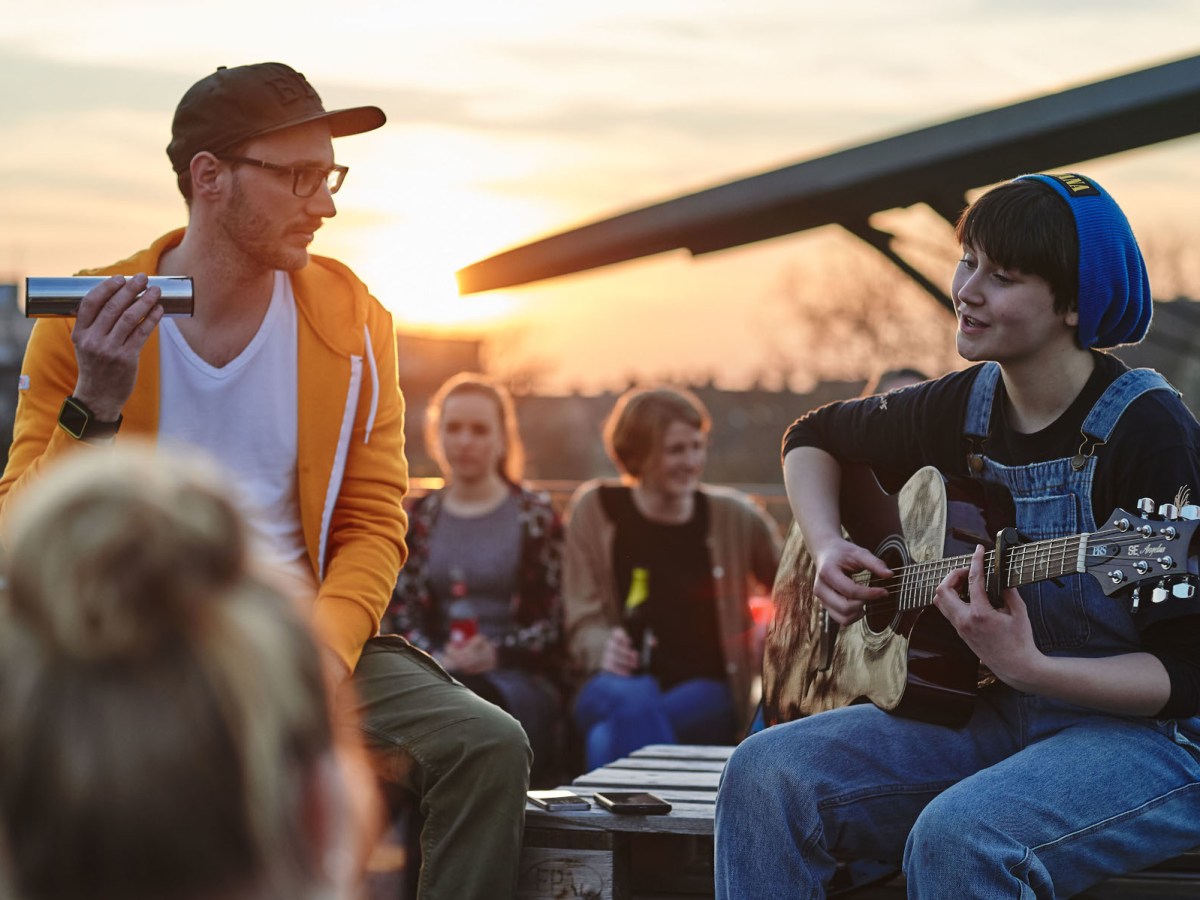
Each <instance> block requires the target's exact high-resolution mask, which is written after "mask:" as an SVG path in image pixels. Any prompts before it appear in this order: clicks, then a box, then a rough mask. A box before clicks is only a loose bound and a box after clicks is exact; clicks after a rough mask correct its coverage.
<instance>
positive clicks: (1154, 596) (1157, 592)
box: [1150, 581, 1168, 603]
mask: <svg viewBox="0 0 1200 900" xmlns="http://www.w3.org/2000/svg"><path fill="white" fill-rule="evenodd" d="M1167 596H1168V595H1167V589H1166V588H1165V587H1164V586H1163V583H1162V582H1161V581H1160V582H1159V583H1158V584H1156V585H1155V586H1154V590H1153V591H1151V592H1150V602H1151V603H1162V602H1163V601H1164V600H1166V599H1167Z"/></svg>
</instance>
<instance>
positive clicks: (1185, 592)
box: [1171, 581, 1196, 600]
mask: <svg viewBox="0 0 1200 900" xmlns="http://www.w3.org/2000/svg"><path fill="white" fill-rule="evenodd" d="M1171 596H1172V597H1175V598H1176V599H1177V600H1191V599H1192V597H1194V596H1196V586H1195V585H1194V584H1192V583H1191V582H1190V581H1177V582H1175V583H1174V584H1173V585H1171Z"/></svg>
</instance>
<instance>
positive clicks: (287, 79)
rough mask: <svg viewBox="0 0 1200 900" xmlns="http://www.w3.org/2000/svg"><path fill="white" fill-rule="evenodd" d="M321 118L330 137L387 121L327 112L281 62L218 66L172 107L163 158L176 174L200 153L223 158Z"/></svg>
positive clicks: (368, 111)
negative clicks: (245, 145) (248, 143)
mask: <svg viewBox="0 0 1200 900" xmlns="http://www.w3.org/2000/svg"><path fill="white" fill-rule="evenodd" d="M321 119H324V120H326V121H328V122H329V130H330V133H331V134H332V136H333V137H345V136H346V135H349V134H361V133H362V132H364V131H373V130H374V129H376V128H378V127H379V126H381V125H382V124H383V123H384V122H386V121H387V116H385V115H384V114H383V110H381V109H380V108H379V107H378V106H356V107H353V108H351V109H334V110H328V111H327V110H326V109H325V107H324V106H323V105H322V104H321V98H320V97H319V96H318V95H317V92H316V91H315V90H313V88H312V85H310V84H309V83H308V80H307V79H306V78H305V77H304V76H303V75H301V74H300V73H299V72H297V71H296V70H295V69H293V68H292V67H291V66H285V65H284V64H283V63H277V62H265V63H254V64H253V65H248V66H234V67H233V68H227V67H225V66H221V67H219V68H218V69H217V71H215V72H214V73H213V74H211V75H209V76H207V77H206V78H202V79H200V80H199V81H197V82H196V83H195V84H193V85H192V86H191V87H190V88H189V89H188V91H187V93H186V94H184V95H183V99H182V100H180V101H179V106H177V107H176V108H175V119H174V121H173V122H172V123H171V143H169V144H168V145H167V156H168V157H170V159H171V166H172V168H174V169H175V171H176V173H180V172H184V171H186V170H187V168H188V166H189V165H191V162H192V157H194V156H195V155H196V154H197V153H199V152H200V151H202V150H207V151H209V152H210V153H222V152H224V151H226V150H229V149H230V148H232V147H235V146H237V145H238V144H240V143H242V142H243V141H247V140H249V139H250V138H255V137H258V136H260V135H263V134H268V133H270V132H272V131H279V130H280V129H281V128H290V127H291V126H293V125H303V124H304V123H305V122H316V121H318V120H321Z"/></svg>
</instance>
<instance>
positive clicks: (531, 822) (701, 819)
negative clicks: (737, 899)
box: [517, 744, 1200, 900]
mask: <svg viewBox="0 0 1200 900" xmlns="http://www.w3.org/2000/svg"><path fill="white" fill-rule="evenodd" d="M732 752H733V748H732V747H711V746H687V745H678V746H677V745H670V744H655V745H652V746H649V747H645V748H643V749H641V750H638V751H637V752H636V753H634V754H632V755H630V756H628V757H626V758H624V759H620V760H617V761H616V762H613V763H611V764H609V765H607V766H605V767H603V768H601V769H596V770H595V771H592V772H588V773H586V774H584V775H580V776H579V777H578V778H576V779H575V780H574V781H573V782H572V783H571V784H569V785H563V787H564V788H567V789H569V790H572V791H574V792H575V793H577V794H579V795H580V796H582V797H585V798H587V799H588V800H591V799H592V794H593V793H594V792H595V791H598V790H604V789H610V790H619V791H632V790H640V791H651V792H653V793H655V794H658V796H660V797H662V798H663V799H664V800H666V801H667V802H668V803H670V804H671V807H672V809H671V812H670V813H668V814H666V815H657V816H631V815H617V814H614V813H610V812H608V811H607V810H605V809H603V808H602V807H598V806H596V805H595V803H594V802H593V805H592V808H591V809H588V810H578V811H570V812H553V813H551V812H547V811H546V810H543V809H540V808H538V807H536V806H533V805H532V804H529V805H527V806H526V811H525V845H524V849H523V850H522V853H521V867H520V872H521V874H520V882H519V885H518V893H517V897H518V898H519V900H701V898H711V897H712V896H713V814H714V811H715V809H716V799H717V782H718V780H719V778H720V776H721V770H722V769H723V768H724V767H725V762H726V760H728V759H729V755H730V754H731V753H732ZM764 864H769V863H764ZM842 896H845V897H852V898H853V900H901V898H903V897H904V896H905V888H904V879H903V876H897V877H895V878H893V879H891V880H890V881H887V882H886V883H884V884H879V885H874V886H870V887H864V888H860V889H859V890H855V891H851V892H849V893H846V894H842ZM963 896H964V897H969V896H970V887H969V886H968V885H964V893H963ZM1182 897H1190V898H1198V897H1200V849H1198V850H1197V851H1194V852H1192V853H1187V854H1184V855H1183V856H1180V857H1178V858H1176V859H1173V860H1169V861H1168V862H1165V863H1163V864H1162V865H1159V866H1155V867H1153V868H1151V869H1147V870H1146V871H1144V872H1138V873H1136V874H1134V875H1130V876H1127V877H1123V878H1116V879H1112V880H1110V881H1107V882H1105V883H1104V884H1103V885H1099V886H1097V887H1095V888H1092V889H1091V890H1090V891H1088V892H1087V894H1085V895H1083V898H1086V900H1151V898H1182ZM1083 898H1080V900H1083Z"/></svg>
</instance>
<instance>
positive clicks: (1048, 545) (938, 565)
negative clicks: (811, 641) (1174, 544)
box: [866, 529, 1178, 613]
mask: <svg viewBox="0 0 1200 900" xmlns="http://www.w3.org/2000/svg"><path fill="white" fill-rule="evenodd" d="M1155 539H1159V540H1166V539H1165V538H1163V537H1162V536H1160V535H1150V536H1146V535H1143V534H1138V533H1137V532H1135V531H1121V530H1117V529H1110V530H1108V531H1097V532H1093V533H1091V534H1081V535H1071V536H1068V537H1063V538H1049V539H1046V540H1043V541H1037V542H1035V543H1033V544H1020V545H1017V546H1014V547H1011V548H1009V553H1008V557H1007V560H1006V563H1007V565H1006V569H1007V574H1008V576H1009V577H1008V578H1007V579H1006V582H1007V583H1009V584H1012V583H1013V579H1012V576H1013V575H1014V574H1018V573H1024V572H1025V571H1026V565H1027V563H1029V562H1030V560H1029V557H1030V556H1032V565H1030V566H1029V572H1030V575H1031V578H1030V580H1034V581H1041V580H1046V579H1047V578H1050V577H1056V576H1051V575H1049V572H1050V563H1051V561H1052V560H1053V559H1054V554H1055V551H1056V550H1057V551H1058V565H1059V567H1060V568H1059V569H1058V570H1057V572H1056V575H1068V574H1076V572H1075V569H1074V565H1072V566H1071V567H1070V568H1067V567H1066V562H1067V560H1068V559H1071V560H1075V559H1078V555H1079V550H1080V545H1081V542H1083V541H1085V540H1086V541H1087V542H1088V543H1089V544H1096V543H1104V544H1105V545H1106V546H1114V547H1117V548H1123V547H1126V546H1130V545H1133V544H1138V543H1143V542H1145V541H1150V540H1155ZM1176 540H1178V536H1177V537H1176ZM1043 551H1044V552H1043ZM1107 555H1108V556H1113V555H1116V554H1107ZM1043 556H1044V562H1041V561H1039V560H1041V558H1042V557H1043ZM995 558H996V551H995V550H989V551H987V552H986V553H985V555H984V568H985V570H987V569H990V568H991V567H992V566H993V565H994V564H995ZM970 563H971V556H970V555H961V556H953V557H942V558H941V559H936V560H928V561H926V562H921V563H915V564H912V565H909V566H901V567H900V568H898V569H895V570H893V575H892V577H890V578H886V579H882V580H879V581H872V582H867V583H868V584H869V585H870V586H871V587H883V588H885V589H887V591H888V594H889V596H888V598H887V599H886V600H885V599H880V600H869V601H867V603H866V607H867V609H868V610H869V611H870V612H872V613H878V612H887V611H890V610H892V609H894V608H899V609H902V610H905V609H919V608H921V607H923V606H929V605H931V604H932V602H933V592H934V589H936V587H937V586H938V585H939V584H941V582H942V580H943V579H944V578H945V577H946V575H947V574H949V573H950V572H951V571H952V570H954V569H962V568H967V567H968V566H969V565H970ZM1039 568H1043V569H1044V570H1045V571H1046V573H1047V575H1046V576H1045V577H1037V570H1038V569H1039ZM914 573H916V574H914ZM1018 583H1024V582H1018ZM897 587H899V597H898V598H897V597H896V594H897V591H896V588H897Z"/></svg>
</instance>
